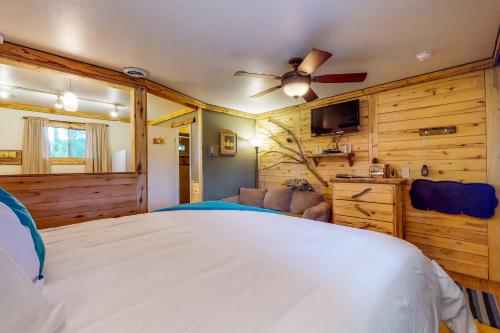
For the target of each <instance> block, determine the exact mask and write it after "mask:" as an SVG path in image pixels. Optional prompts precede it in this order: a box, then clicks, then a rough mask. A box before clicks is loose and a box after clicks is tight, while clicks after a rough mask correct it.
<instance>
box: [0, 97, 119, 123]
mask: <svg viewBox="0 0 500 333" xmlns="http://www.w3.org/2000/svg"><path fill="white" fill-rule="evenodd" d="M0 108H5V109H14V110H21V111H31V112H39V113H47V114H55V115H60V116H68V117H79V118H88V119H98V120H108V121H117V119H114V118H111V117H109V116H106V115H103V114H97V113H90V112H69V111H64V110H57V109H53V108H49V107H46V106H39V105H31V104H22V103H12V102H4V101H0Z"/></svg>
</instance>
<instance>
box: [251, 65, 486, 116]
mask: <svg viewBox="0 0 500 333" xmlns="http://www.w3.org/2000/svg"><path fill="white" fill-rule="evenodd" d="M493 65H494V62H493V58H488V59H484V60H479V61H475V62H471V63H468V64H464V65H460V66H455V67H451V68H447V69H442V70H439V71H435V72H431V73H427V74H422V75H417V76H413V77H410V78H406V79H402V80H397V81H393V82H388V83H383V84H379V85H375V86H372V87H368V88H363V89H359V90H355V91H351V92H347V93H344V94H340V95H335V96H331V97H326V98H322V99H317V100H315V101H312V102H309V103H302V104H298V105H293V106H289V107H286V108H282V109H277V110H273V111H268V112H264V113H260V114H258V115H256V119H265V118H269V117H272V116H276V115H280V114H284V113H288V112H293V111H300V110H304V109H312V108H318V107H322V106H326V105H330V104H334V103H338V102H342V101H346V100H349V99H355V98H360V97H363V96H367V95H371V94H377V93H380V92H384V91H387V90H393V89H397V88H402V87H407V86H410V85H414V84H417V83H423V82H428V81H434V80H438V79H442V78H446V77H450V76H455V75H459V74H465V73H470V72H474V71H477V70H481V69H486V68H491V67H493Z"/></svg>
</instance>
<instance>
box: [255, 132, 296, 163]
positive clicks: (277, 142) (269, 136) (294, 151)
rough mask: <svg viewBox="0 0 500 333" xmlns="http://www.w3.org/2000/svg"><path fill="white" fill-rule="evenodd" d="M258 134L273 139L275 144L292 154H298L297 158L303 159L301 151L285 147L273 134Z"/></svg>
mask: <svg viewBox="0 0 500 333" xmlns="http://www.w3.org/2000/svg"><path fill="white" fill-rule="evenodd" d="M257 133H259V134H262V135H265V136H267V137H268V138H269V139H271V140H273V141H274V142H276V144H277V145H278V146H280V147H281V148H283V149H286V150H288V151H290V152H292V153H294V154H296V155H297V156H299V157H301V155H300V152H299V151H297V150H295V149H292V148H290V147H287V146H285V145H284V144H282V143H281V142H279V141H278V139H276V138H275V137H274V136H273V135H272V134H271V132H269V131H268V133H262V132H257Z"/></svg>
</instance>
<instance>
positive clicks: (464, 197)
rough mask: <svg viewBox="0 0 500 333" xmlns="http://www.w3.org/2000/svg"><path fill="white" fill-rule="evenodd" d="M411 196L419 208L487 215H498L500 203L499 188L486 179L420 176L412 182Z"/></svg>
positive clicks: (476, 215) (486, 216)
mask: <svg viewBox="0 0 500 333" xmlns="http://www.w3.org/2000/svg"><path fill="white" fill-rule="evenodd" d="M410 198H411V204H412V205H413V207H415V208H417V209H422V210H435V211H438V212H441V213H446V214H464V215H468V216H472V217H478V218H483V219H487V218H490V217H492V216H493V215H495V208H496V207H497V206H498V200H497V198H496V196H495V188H494V187H493V186H491V185H489V184H482V183H468V184H467V183H459V182H452V181H438V182H436V181H430V180H425V179H417V180H415V181H413V183H412V185H411V190H410Z"/></svg>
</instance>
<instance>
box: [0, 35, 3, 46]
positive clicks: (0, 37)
mask: <svg viewBox="0 0 500 333" xmlns="http://www.w3.org/2000/svg"><path fill="white" fill-rule="evenodd" d="M3 41H4V38H3V35H2V34H0V45H1V44H3Z"/></svg>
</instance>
